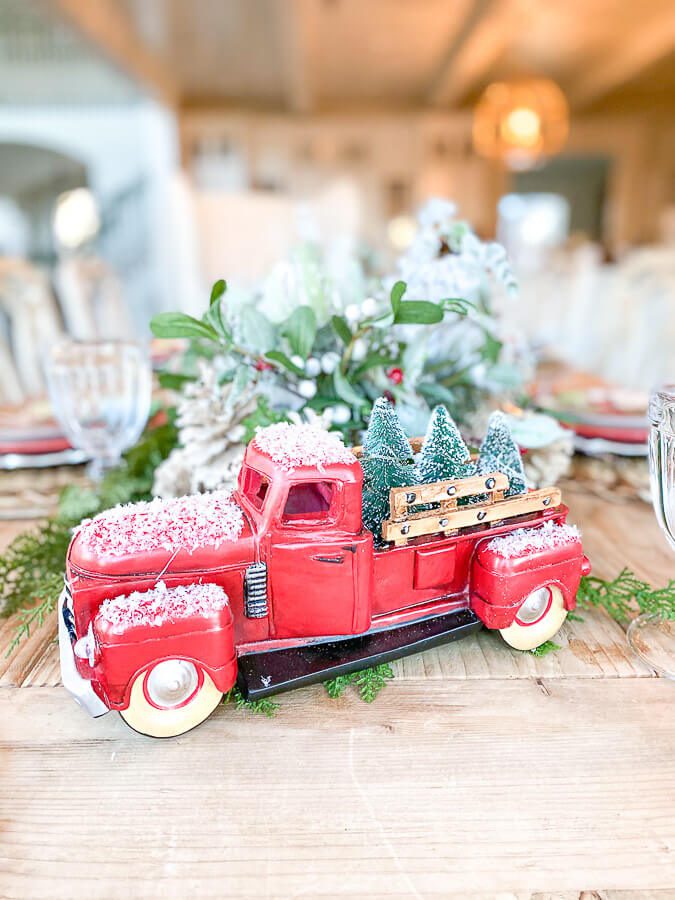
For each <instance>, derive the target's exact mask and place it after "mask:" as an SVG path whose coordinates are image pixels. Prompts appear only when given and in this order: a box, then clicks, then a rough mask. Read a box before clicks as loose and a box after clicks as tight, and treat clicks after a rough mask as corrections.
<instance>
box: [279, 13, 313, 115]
mask: <svg viewBox="0 0 675 900" xmlns="http://www.w3.org/2000/svg"><path fill="white" fill-rule="evenodd" d="M318 12H319V11H318V10H317V4H316V0H286V2H284V3H281V4H279V13H280V15H281V26H282V28H281V33H282V35H283V40H284V57H285V63H286V96H287V102H288V107H289V109H290V110H291V112H294V113H309V112H311V111H312V109H313V108H314V106H315V102H316V85H315V75H316V61H317V55H318V41H319V29H318Z"/></svg>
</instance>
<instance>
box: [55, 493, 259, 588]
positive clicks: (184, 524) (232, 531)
mask: <svg viewBox="0 0 675 900" xmlns="http://www.w3.org/2000/svg"><path fill="white" fill-rule="evenodd" d="M250 534H251V532H250V529H249V527H248V524H247V523H246V520H245V518H244V514H243V512H242V510H241V508H240V507H239V505H238V504H237V503H235V502H234V500H233V499H232V495H231V494H230V492H229V491H213V492H211V493H207V494H191V495H188V496H186V497H177V498H175V499H171V500H162V499H161V498H156V499H155V500H151V501H148V502H141V503H130V504H127V505H125V506H116V507H114V508H113V509H110V510H106V511H105V512H103V513H100V514H99V515H98V516H96V517H95V518H93V519H89V520H86V521H84V522H83V523H82V525H81V526H80V527H79V529H78V530H77V532H76V535H75V537H74V539H73V543H72V545H71V550H70V554H69V561H70V562H71V563H72V564H73V565H75V566H77V567H79V568H81V569H85V570H89V571H91V570H95V571H96V570H104V571H106V572H110V573H111V574H121V573H122V572H131V571H136V572H143V571H145V572H148V571H158V567H160V570H161V566H163V565H166V564H167V562H169V561H173V560H176V561H177V562H178V563H179V564H180V563H183V564H185V563H187V565H188V566H190V567H194V568H200V567H210V566H218V565H224V564H227V562H228V561H229V560H228V557H229V556H230V555H231V554H228V553H227V546H226V545H228V544H233V543H236V542H238V541H240V539H242V538H245V537H248V536H250ZM235 555H236V554H235ZM172 568H174V569H175V568H180V565H178V566H177V567H176V566H172Z"/></svg>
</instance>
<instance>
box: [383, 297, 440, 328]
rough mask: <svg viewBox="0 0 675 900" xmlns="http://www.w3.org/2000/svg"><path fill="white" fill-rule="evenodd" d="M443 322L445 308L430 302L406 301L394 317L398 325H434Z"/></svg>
mask: <svg viewBox="0 0 675 900" xmlns="http://www.w3.org/2000/svg"><path fill="white" fill-rule="evenodd" d="M442 320H443V308H442V307H441V306H438V304H436V303H431V302H430V301H429V300H406V302H405V303H401V305H400V306H399V307H398V309H397V311H396V313H395V315H394V322H395V323H396V324H397V325H434V324H435V323H436V322H441V321H442Z"/></svg>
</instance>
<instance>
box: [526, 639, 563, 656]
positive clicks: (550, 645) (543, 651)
mask: <svg viewBox="0 0 675 900" xmlns="http://www.w3.org/2000/svg"><path fill="white" fill-rule="evenodd" d="M560 649H562V648H561V646H560V644H556V642H555V641H544V643H543V644H539V646H538V647H535V648H534V649H533V650H528V651H527V652H528V653H531V654H532V656H537V657H541V656H548V654H549V653H554V652H555V651H556V650H560Z"/></svg>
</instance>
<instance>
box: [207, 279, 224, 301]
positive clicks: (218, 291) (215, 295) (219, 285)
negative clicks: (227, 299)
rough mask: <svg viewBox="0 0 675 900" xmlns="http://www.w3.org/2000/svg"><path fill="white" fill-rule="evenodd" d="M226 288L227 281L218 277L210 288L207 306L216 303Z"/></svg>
mask: <svg viewBox="0 0 675 900" xmlns="http://www.w3.org/2000/svg"><path fill="white" fill-rule="evenodd" d="M226 290H227V282H226V281H225V279H224V278H220V279H218V281H216V283H215V284H214V285H213V287H212V288H211V299H210V300H209V306H213V304H214V303H217V302H218V300H220V298H221V297H222V296H223V294H224V293H225V291H226Z"/></svg>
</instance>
